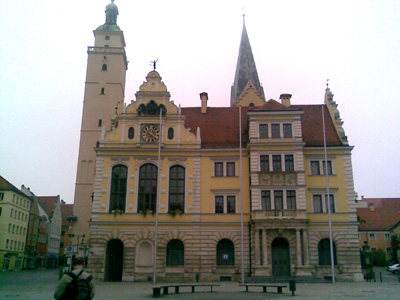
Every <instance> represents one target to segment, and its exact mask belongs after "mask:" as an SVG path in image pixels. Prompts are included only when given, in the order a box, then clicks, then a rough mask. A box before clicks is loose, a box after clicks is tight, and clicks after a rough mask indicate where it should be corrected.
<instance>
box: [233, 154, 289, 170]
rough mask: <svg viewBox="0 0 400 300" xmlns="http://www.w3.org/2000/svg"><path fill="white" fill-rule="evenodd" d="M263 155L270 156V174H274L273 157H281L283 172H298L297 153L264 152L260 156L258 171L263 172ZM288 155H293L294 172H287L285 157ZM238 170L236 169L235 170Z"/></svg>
mask: <svg viewBox="0 0 400 300" xmlns="http://www.w3.org/2000/svg"><path fill="white" fill-rule="evenodd" d="M262 155H267V156H268V165H269V170H268V172H274V165H273V155H280V156H281V170H282V171H281V172H296V171H297V168H296V161H297V158H296V153H295V152H287V153H286V152H283V153H282V152H280V153H274V152H262V153H260V155H259V156H258V171H259V172H261V156H262ZM286 155H292V156H293V168H294V171H286V164H285V156H286ZM235 170H236V169H235Z"/></svg>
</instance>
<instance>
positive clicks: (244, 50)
mask: <svg viewBox="0 0 400 300" xmlns="http://www.w3.org/2000/svg"><path fill="white" fill-rule="evenodd" d="M249 80H251V81H252V82H253V84H254V86H255V88H256V89H257V91H258V93H259V94H260V96H261V97H262V98H263V99H265V96H264V89H263V87H262V86H261V84H260V80H259V78H258V73H257V68H256V63H255V61H254V57H253V52H252V50H251V46H250V40H249V37H248V35H247V30H246V26H245V24H244V23H243V31H242V38H241V41H240V47H239V56H238V61H237V65H236V73H235V81H234V83H233V86H232V91H231V105H235V104H236V102H237V100H238V98H239V97H240V95H241V93H242V91H243V89H244V88H245V87H246V85H247V83H248V82H249Z"/></svg>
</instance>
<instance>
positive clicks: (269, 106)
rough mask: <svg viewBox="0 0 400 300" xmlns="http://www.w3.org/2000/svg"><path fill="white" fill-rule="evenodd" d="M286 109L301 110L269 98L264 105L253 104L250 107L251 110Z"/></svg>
mask: <svg viewBox="0 0 400 300" xmlns="http://www.w3.org/2000/svg"><path fill="white" fill-rule="evenodd" d="M284 110H288V111H290V110H299V109H298V108H295V107H294V106H289V107H288V106H285V105H283V104H282V103H280V102H278V101H276V100H274V99H269V100H268V101H267V102H266V103H265V104H264V105H263V106H253V107H249V111H284Z"/></svg>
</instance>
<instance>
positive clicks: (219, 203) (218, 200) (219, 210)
mask: <svg viewBox="0 0 400 300" xmlns="http://www.w3.org/2000/svg"><path fill="white" fill-rule="evenodd" d="M215 213H216V214H223V213H224V196H215Z"/></svg>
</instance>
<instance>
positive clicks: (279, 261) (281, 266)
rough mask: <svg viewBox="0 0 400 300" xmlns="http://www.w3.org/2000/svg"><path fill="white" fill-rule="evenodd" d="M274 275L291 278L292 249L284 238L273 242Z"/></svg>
mask: <svg viewBox="0 0 400 300" xmlns="http://www.w3.org/2000/svg"><path fill="white" fill-rule="evenodd" d="M272 275H273V276H290V247H289V242H288V241H287V240H286V239H284V238H276V239H275V240H274V241H273V242H272Z"/></svg>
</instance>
